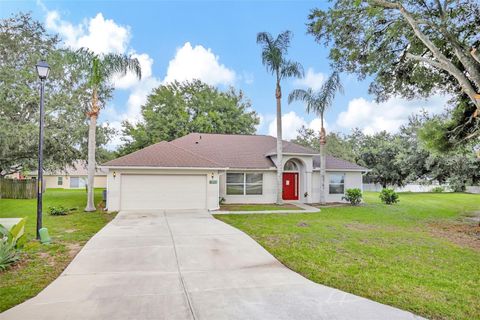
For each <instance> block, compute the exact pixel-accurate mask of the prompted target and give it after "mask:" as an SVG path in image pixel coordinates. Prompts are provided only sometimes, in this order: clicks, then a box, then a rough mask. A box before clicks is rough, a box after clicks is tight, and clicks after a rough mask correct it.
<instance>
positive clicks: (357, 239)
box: [216, 193, 480, 319]
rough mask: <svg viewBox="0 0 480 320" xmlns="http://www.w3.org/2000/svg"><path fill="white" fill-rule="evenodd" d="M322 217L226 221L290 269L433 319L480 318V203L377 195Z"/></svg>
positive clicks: (461, 197) (454, 197)
mask: <svg viewBox="0 0 480 320" xmlns="http://www.w3.org/2000/svg"><path fill="white" fill-rule="evenodd" d="M365 198H366V199H365V200H366V205H364V206H361V207H336V208H335V207H334V208H324V209H322V211H321V212H319V213H313V214H312V213H308V214H307V213H305V214H298V213H297V214H293V213H292V214H268V215H265V214H258V215H219V216H216V218H217V219H220V220H222V221H225V222H227V223H229V224H231V225H233V226H235V227H237V228H239V229H241V230H243V231H245V232H247V233H248V234H249V235H251V236H252V237H253V238H254V239H255V240H257V241H258V242H259V243H260V244H261V245H262V246H264V247H265V248H266V249H267V250H268V251H270V252H271V253H272V254H273V255H275V256H276V257H277V258H278V259H279V260H280V261H282V263H284V264H285V265H286V266H287V267H289V268H291V269H293V270H295V271H297V272H299V273H301V274H302V275H304V276H305V277H307V278H309V279H311V280H313V281H315V282H318V283H321V284H325V285H328V286H331V287H335V288H338V289H341V290H344V291H347V292H351V293H354V294H356V295H360V296H363V297H366V298H369V299H373V300H375V301H379V302H381V303H385V304H388V305H392V306H396V307H399V308H401V309H405V310H409V311H412V312H414V313H416V314H419V315H422V316H425V317H427V318H430V319H480V229H479V227H478V223H477V224H475V223H471V222H470V224H468V223H467V222H465V219H464V218H465V216H467V215H472V214H480V196H479V195H469V194H446V193H445V194H433V193H423V194H413V193H402V194H400V203H398V204H397V205H394V206H386V205H383V204H381V203H380V202H379V199H378V194H377V193H367V194H366V195H365Z"/></svg>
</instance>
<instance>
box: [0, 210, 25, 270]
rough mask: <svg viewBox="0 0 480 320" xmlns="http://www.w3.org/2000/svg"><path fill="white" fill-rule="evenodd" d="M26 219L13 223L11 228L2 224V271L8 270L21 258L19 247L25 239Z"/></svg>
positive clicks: (0, 247)
mask: <svg viewBox="0 0 480 320" xmlns="http://www.w3.org/2000/svg"><path fill="white" fill-rule="evenodd" d="M25 223H26V219H25V218H24V219H21V220H20V222H18V223H17V224H15V225H13V226H12V227H11V228H10V230H8V229H7V228H6V227H4V226H3V225H1V224H0V271H5V270H7V269H8V268H9V267H10V266H12V265H13V264H14V263H15V262H17V261H18V260H19V259H20V254H19V251H18V248H20V247H22V246H23V244H22V242H21V240H23V239H25V237H24V236H23V235H24V230H25Z"/></svg>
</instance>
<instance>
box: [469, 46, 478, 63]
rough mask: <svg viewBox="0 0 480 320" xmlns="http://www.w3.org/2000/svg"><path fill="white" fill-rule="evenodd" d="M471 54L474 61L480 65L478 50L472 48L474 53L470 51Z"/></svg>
mask: <svg viewBox="0 0 480 320" xmlns="http://www.w3.org/2000/svg"><path fill="white" fill-rule="evenodd" d="M470 54H471V55H472V57H473V59H475V61H477V62H478V63H480V58H479V57H478V55H477V48H472V51H470Z"/></svg>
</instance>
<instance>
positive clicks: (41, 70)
mask: <svg viewBox="0 0 480 320" xmlns="http://www.w3.org/2000/svg"><path fill="white" fill-rule="evenodd" d="M36 67H37V74H38V77H39V78H40V84H41V85H40V133H39V137H38V176H37V239H40V229H41V228H42V194H43V118H44V106H43V95H44V92H45V80H46V79H47V77H48V74H49V72H50V67H49V66H48V64H47V62H45V61H39V62H38V63H37V65H36Z"/></svg>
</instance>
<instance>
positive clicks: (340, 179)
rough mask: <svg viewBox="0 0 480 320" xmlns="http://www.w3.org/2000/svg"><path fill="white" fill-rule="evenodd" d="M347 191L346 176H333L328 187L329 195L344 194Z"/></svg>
mask: <svg viewBox="0 0 480 320" xmlns="http://www.w3.org/2000/svg"><path fill="white" fill-rule="evenodd" d="M344 189H345V175H344V174H341V173H337V174H331V175H330V183H329V185H328V193H330V194H343V193H344Z"/></svg>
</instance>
